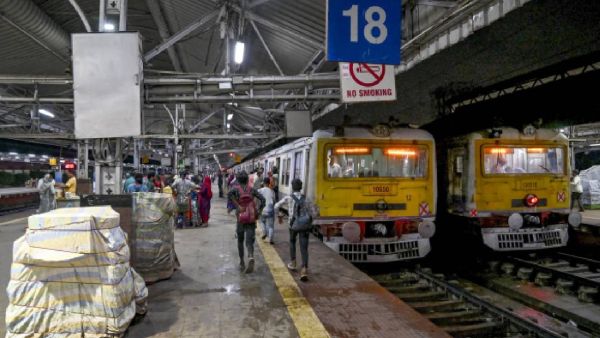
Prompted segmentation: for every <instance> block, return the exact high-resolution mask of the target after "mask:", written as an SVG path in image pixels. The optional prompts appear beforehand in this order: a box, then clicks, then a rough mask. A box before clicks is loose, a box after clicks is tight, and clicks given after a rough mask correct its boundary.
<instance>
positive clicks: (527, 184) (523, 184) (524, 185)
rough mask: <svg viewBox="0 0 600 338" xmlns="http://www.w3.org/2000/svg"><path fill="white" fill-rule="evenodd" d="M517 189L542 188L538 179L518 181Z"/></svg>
mask: <svg viewBox="0 0 600 338" xmlns="http://www.w3.org/2000/svg"><path fill="white" fill-rule="evenodd" d="M516 183H517V186H516V189H517V190H530V191H531V190H537V189H540V188H542V187H541V186H540V184H539V182H537V181H517V182H516Z"/></svg>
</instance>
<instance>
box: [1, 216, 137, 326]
mask: <svg viewBox="0 0 600 338" xmlns="http://www.w3.org/2000/svg"><path fill="white" fill-rule="evenodd" d="M129 258H130V257H129V247H128V245H127V240H126V235H125V233H124V232H123V230H122V229H121V228H120V227H119V214H118V213H117V212H115V211H114V210H113V209H112V208H110V207H87V208H65V209H56V210H53V211H50V212H47V213H44V214H39V215H34V216H31V217H29V221H28V229H27V232H26V233H25V235H23V236H22V237H21V238H19V239H17V240H16V241H15V242H14V246H13V263H12V266H11V277H10V282H9V284H8V287H7V293H8V298H9V305H8V307H7V309H6V329H7V335H6V337H107V336H111V337H119V336H122V335H123V334H124V333H125V330H126V329H127V327H128V326H129V324H130V322H131V321H132V320H133V318H134V316H135V314H136V303H137V304H138V306H137V311H138V312H139V313H143V312H145V299H146V297H147V295H148V290H147V289H146V285H145V283H144V281H143V280H142V278H141V277H140V276H139V275H138V274H137V273H136V272H135V271H134V270H133V269H132V268H131V267H130V264H129Z"/></svg>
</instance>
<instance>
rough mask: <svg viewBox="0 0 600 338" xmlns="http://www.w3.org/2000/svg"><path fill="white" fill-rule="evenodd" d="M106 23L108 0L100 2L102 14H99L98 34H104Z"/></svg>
mask: <svg viewBox="0 0 600 338" xmlns="http://www.w3.org/2000/svg"><path fill="white" fill-rule="evenodd" d="M105 21H106V0H100V12H99V14H98V32H104V22H105Z"/></svg>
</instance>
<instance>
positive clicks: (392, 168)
mask: <svg viewBox="0 0 600 338" xmlns="http://www.w3.org/2000/svg"><path fill="white" fill-rule="evenodd" d="M426 173H427V148H426V147H425V146H414V145H410V146H408V145H398V146H395V145H385V146H384V145H381V146H362V145H340V146H330V147H329V148H328V149H327V177H330V178H356V177H358V178H362V177H413V178H421V177H425V175H426Z"/></svg>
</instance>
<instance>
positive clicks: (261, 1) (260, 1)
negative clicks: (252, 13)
mask: <svg viewBox="0 0 600 338" xmlns="http://www.w3.org/2000/svg"><path fill="white" fill-rule="evenodd" d="M269 1H271V0H254V1H252V3H251V4H250V5H248V7H247V8H248V9H252V8H254V7H256V6H260V5H262V4H264V3H266V2H269Z"/></svg>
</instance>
